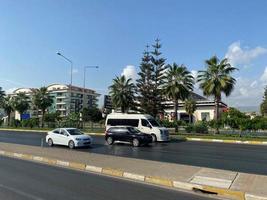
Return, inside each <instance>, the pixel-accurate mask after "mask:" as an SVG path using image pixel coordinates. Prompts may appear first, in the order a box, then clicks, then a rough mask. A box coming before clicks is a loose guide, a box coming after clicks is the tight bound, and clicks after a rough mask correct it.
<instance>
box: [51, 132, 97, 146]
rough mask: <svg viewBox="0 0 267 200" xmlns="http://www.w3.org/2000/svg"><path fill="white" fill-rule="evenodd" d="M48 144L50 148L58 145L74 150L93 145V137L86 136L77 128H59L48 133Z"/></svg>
mask: <svg viewBox="0 0 267 200" xmlns="http://www.w3.org/2000/svg"><path fill="white" fill-rule="evenodd" d="M46 143H47V144H48V145H49V146H53V145H54V144H57V145H65V146H68V147H69V148H70V149H73V148H75V147H83V146H90V145H91V144H92V137H91V136H89V135H84V134H83V133H82V132H81V131H80V130H79V129H77V128H57V129H54V130H52V131H49V132H48V133H47V135H46Z"/></svg>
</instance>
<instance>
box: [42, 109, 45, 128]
mask: <svg viewBox="0 0 267 200" xmlns="http://www.w3.org/2000/svg"><path fill="white" fill-rule="evenodd" d="M44 115H45V110H43V111H42V128H44Z"/></svg>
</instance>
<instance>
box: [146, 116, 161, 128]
mask: <svg viewBox="0 0 267 200" xmlns="http://www.w3.org/2000/svg"><path fill="white" fill-rule="evenodd" d="M147 120H148V121H149V123H150V124H151V126H154V127H160V124H159V123H158V122H157V121H156V120H155V119H153V118H150V119H147Z"/></svg>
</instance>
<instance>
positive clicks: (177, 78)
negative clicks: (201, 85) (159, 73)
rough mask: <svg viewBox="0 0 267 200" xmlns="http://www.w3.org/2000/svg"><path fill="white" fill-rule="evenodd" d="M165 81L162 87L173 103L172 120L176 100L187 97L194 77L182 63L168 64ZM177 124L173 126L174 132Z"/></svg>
mask: <svg viewBox="0 0 267 200" xmlns="http://www.w3.org/2000/svg"><path fill="white" fill-rule="evenodd" d="M168 67H169V69H168V71H167V76H166V77H167V82H166V85H165V88H164V91H165V93H166V96H167V97H168V98H169V99H171V100H172V101H173V103H174V120H175V121H177V111H178V101H179V100H182V101H184V100H185V99H187V98H188V96H189V95H190V92H191V91H192V90H193V88H194V77H193V76H192V75H191V73H190V72H189V71H188V70H187V68H186V67H185V66H184V65H180V66H178V65H177V64H176V63H173V65H172V66H171V65H169V66H168ZM177 131H178V126H176V127H175V132H177Z"/></svg>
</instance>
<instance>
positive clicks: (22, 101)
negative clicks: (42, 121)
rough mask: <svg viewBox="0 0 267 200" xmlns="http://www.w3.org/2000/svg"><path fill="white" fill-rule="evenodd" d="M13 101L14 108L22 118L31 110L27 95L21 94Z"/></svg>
mask: <svg viewBox="0 0 267 200" xmlns="http://www.w3.org/2000/svg"><path fill="white" fill-rule="evenodd" d="M13 98H14V99H13ZM12 99H13V108H14V110H16V111H18V112H19V114H20V116H21V115H22V114H23V113H24V112H25V111H27V110H28V109H29V108H30V104H29V97H28V96H27V95H26V94H25V93H23V92H20V93H18V94H17V95H16V96H14V97H12Z"/></svg>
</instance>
